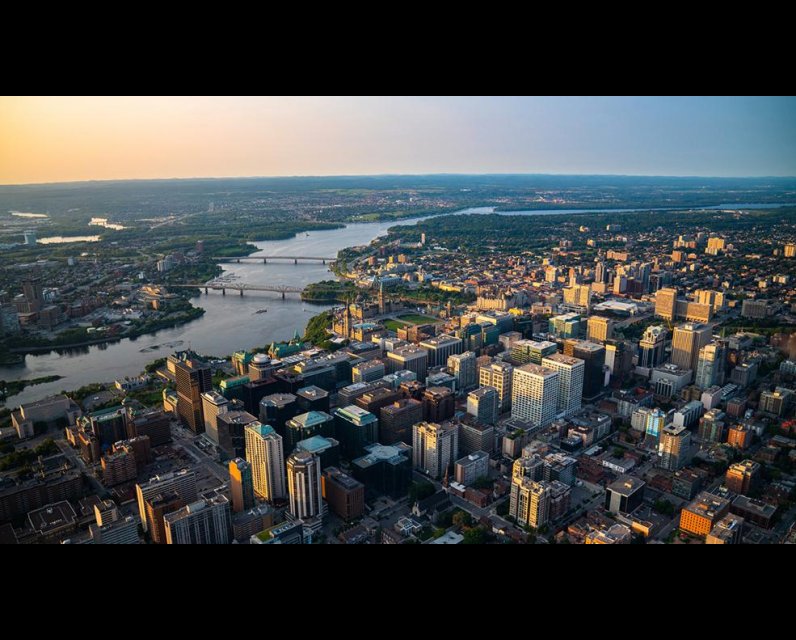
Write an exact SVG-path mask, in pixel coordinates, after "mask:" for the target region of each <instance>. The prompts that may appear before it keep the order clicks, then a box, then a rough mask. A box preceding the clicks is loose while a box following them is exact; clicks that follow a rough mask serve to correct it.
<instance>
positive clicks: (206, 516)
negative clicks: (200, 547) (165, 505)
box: [163, 493, 232, 544]
mask: <svg viewBox="0 0 796 640" xmlns="http://www.w3.org/2000/svg"><path fill="white" fill-rule="evenodd" d="M163 520H164V522H165V525H166V544H229V543H230V541H231V533H232V516H231V514H230V510H229V500H228V499H227V497H226V496H225V495H223V494H221V493H216V494H214V495H213V496H212V497H210V498H205V499H202V500H197V501H196V502H192V503H191V504H189V505H186V506H184V507H182V508H181V509H178V510H177V511H172V512H171V513H169V514H166V516H165V517H164V518H163Z"/></svg>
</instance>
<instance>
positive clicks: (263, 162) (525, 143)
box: [0, 96, 796, 185]
mask: <svg viewBox="0 0 796 640" xmlns="http://www.w3.org/2000/svg"><path fill="white" fill-rule="evenodd" d="M794 116H796V98H794V97H649V96H644V97H533V96H532V97H397V98H389V97H115V96H114V97H3V98H0V185H17V184H36V183H52V182H79V181H95V180H97V181H99V180H147V179H205V178H207V179H210V178H247V177H310V176H317V177H321V176H369V175H430V174H472V175H488V174H547V175H627V176H661V177H662V176H677V177H690V176H695V177H785V176H787V177H790V176H796V117H794Z"/></svg>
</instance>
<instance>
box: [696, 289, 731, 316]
mask: <svg viewBox="0 0 796 640" xmlns="http://www.w3.org/2000/svg"><path fill="white" fill-rule="evenodd" d="M695 294H696V302H697V303H698V304H703V305H708V306H709V307H710V308H711V309H712V310H713V312H718V311H721V310H722V309H723V308H724V294H723V293H722V292H721V291H710V290H709V289H700V290H697V291H696V292H695Z"/></svg>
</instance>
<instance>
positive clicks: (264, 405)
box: [260, 393, 301, 436]
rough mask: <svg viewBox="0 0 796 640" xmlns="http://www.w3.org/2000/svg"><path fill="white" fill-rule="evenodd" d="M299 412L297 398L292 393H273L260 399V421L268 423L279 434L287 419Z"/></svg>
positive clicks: (283, 432) (282, 434) (283, 429)
mask: <svg viewBox="0 0 796 640" xmlns="http://www.w3.org/2000/svg"><path fill="white" fill-rule="evenodd" d="M299 413H301V411H299V407H298V398H296V396H294V395H293V394H292V393H275V394H273V395H270V396H265V397H264V398H263V399H262V400H260V422H262V423H263V424H270V425H271V426H272V427H273V428H274V429H276V432H277V433H278V434H279V435H281V436H284V435H285V424H286V423H287V421H288V420H290V419H291V418H295V417H296V416H297V415H298V414H299Z"/></svg>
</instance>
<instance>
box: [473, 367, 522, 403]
mask: <svg viewBox="0 0 796 640" xmlns="http://www.w3.org/2000/svg"><path fill="white" fill-rule="evenodd" d="M513 373H514V367H512V366H511V365H510V364H508V363H507V362H493V363H491V364H490V365H488V366H486V367H481V373H480V383H481V386H482V387H492V388H493V389H495V391H497V394H498V407H499V409H500V413H505V412H506V411H509V410H510V409H511V395H512V394H511V385H512V381H513Z"/></svg>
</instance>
